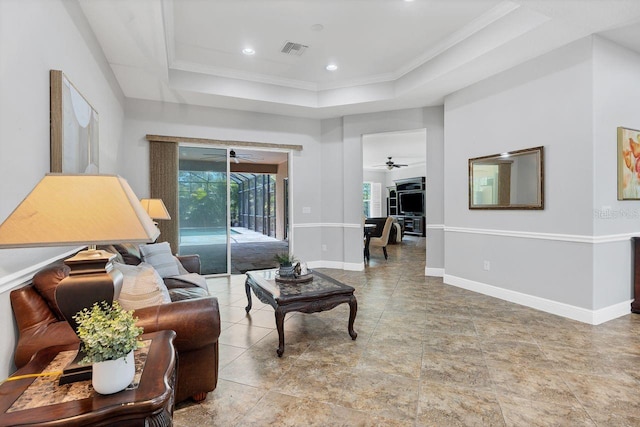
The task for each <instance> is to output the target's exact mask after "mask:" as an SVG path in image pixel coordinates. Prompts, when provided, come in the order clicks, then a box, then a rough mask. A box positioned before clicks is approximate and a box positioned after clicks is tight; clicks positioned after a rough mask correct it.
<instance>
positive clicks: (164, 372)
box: [0, 331, 176, 426]
mask: <svg viewBox="0 0 640 427" xmlns="http://www.w3.org/2000/svg"><path fill="white" fill-rule="evenodd" d="M175 336H176V334H175V332H173V331H160V332H154V333H151V334H146V335H142V340H143V342H144V344H145V346H144V347H143V348H142V349H140V350H136V352H135V355H136V377H135V378H134V380H133V383H132V385H131V386H129V388H127V389H126V390H123V391H121V392H119V393H115V394H110V395H101V394H98V393H96V392H95V391H94V390H93V387H91V381H90V380H88V381H80V382H76V383H72V384H65V385H58V379H59V376H60V375H52V376H38V377H30V378H24V379H18V380H12V381H7V382H5V383H4V384H2V386H0V411H1V413H0V426H15V425H21V426H30V425H38V426H63V425H64V426H89V425H90V426H107V425H118V426H171V425H172V424H173V421H172V417H173V403H174V388H175V387H174V385H175V380H176V355H175V349H174V347H173V340H174V339H175ZM74 356H75V351H62V352H61V351H60V350H59V348H58V347H50V348H46V349H44V350H41V351H39V352H38V353H36V355H35V356H34V357H33V359H31V361H30V362H29V363H28V364H26V365H25V366H24V367H22V368H21V369H19V370H18V371H17V372H15V374H14V375H13V376H23V375H30V374H41V373H46V372H51V371H57V370H59V369H61V368H62V367H63V366H64V364H65V363H66V361H67V360H72V359H73V357H74Z"/></svg>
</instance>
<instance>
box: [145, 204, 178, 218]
mask: <svg viewBox="0 0 640 427" xmlns="http://www.w3.org/2000/svg"><path fill="white" fill-rule="evenodd" d="M140 203H142V207H143V208H144V210H145V211H147V213H148V214H149V216H150V217H151V219H171V215H169V211H167V207H166V206H165V205H164V202H163V201H162V199H142V200H140Z"/></svg>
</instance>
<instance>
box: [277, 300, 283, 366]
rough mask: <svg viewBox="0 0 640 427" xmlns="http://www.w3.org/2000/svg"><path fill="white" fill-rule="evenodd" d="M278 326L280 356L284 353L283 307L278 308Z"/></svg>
mask: <svg viewBox="0 0 640 427" xmlns="http://www.w3.org/2000/svg"><path fill="white" fill-rule="evenodd" d="M276 328H277V329H278V351H277V353H278V357H282V354H283V353H284V312H283V311H282V308H281V307H278V308H276Z"/></svg>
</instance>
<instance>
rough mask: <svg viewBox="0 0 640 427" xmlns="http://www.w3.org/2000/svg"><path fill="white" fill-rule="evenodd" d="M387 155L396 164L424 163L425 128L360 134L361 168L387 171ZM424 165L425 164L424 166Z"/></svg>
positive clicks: (425, 150) (413, 164)
mask: <svg viewBox="0 0 640 427" xmlns="http://www.w3.org/2000/svg"><path fill="white" fill-rule="evenodd" d="M387 157H391V158H392V161H393V162H394V163H397V164H405V165H408V166H419V165H424V164H425V160H426V158H427V130H426V129H415V130H406V131H399V132H382V133H372V134H367V135H362V168H363V169H364V170H372V171H381V172H389V170H388V169H387V168H386V165H385V162H386V161H387ZM425 167H426V166H425Z"/></svg>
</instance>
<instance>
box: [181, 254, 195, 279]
mask: <svg viewBox="0 0 640 427" xmlns="http://www.w3.org/2000/svg"><path fill="white" fill-rule="evenodd" d="M176 258H178V260H179V261H180V263H181V264H182V266H183V267H184V268H185V270H187V271H188V272H189V273H198V274H200V255H198V254H192V255H176Z"/></svg>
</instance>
